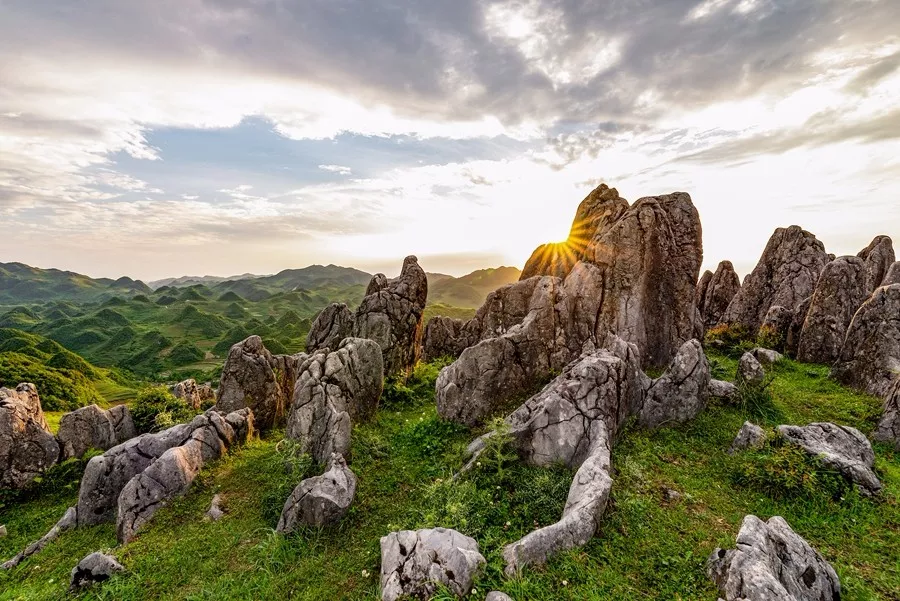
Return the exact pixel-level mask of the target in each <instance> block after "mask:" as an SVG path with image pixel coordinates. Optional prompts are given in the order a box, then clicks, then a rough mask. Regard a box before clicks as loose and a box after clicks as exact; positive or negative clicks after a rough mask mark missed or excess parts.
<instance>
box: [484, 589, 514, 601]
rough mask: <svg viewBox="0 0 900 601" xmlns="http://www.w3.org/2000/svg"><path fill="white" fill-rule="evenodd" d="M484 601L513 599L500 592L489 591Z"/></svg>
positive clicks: (508, 600) (509, 600)
mask: <svg viewBox="0 0 900 601" xmlns="http://www.w3.org/2000/svg"><path fill="white" fill-rule="evenodd" d="M484 601H513V598H512V597H510V596H509V595H507V594H506V593H501V592H500V591H491V592H489V593H488V594H487V597H485V598H484Z"/></svg>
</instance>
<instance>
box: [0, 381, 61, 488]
mask: <svg viewBox="0 0 900 601" xmlns="http://www.w3.org/2000/svg"><path fill="white" fill-rule="evenodd" d="M58 460H59V444H58V443H57V442H56V438H55V437H54V436H53V434H51V433H50V428H49V427H48V426H47V420H46V419H45V418H44V411H43V409H42V408H41V399H40V397H39V396H38V394H37V389H36V388H35V386H34V384H28V383H25V384H19V385H18V386H17V387H16V389H15V390H11V389H9V388H0V488H10V489H21V488H24V487H25V486H27V485H28V484H30V483H31V482H32V481H33V480H34V479H35V478H37V477H38V476H40V475H41V474H42V473H44V472H45V471H46V470H48V469H49V468H51V467H53V466H54V465H56V462H57V461H58Z"/></svg>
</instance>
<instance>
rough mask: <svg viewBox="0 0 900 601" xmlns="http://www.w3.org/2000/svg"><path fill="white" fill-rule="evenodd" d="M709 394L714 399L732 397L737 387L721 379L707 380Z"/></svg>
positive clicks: (736, 391)
mask: <svg viewBox="0 0 900 601" xmlns="http://www.w3.org/2000/svg"><path fill="white" fill-rule="evenodd" d="M708 391H709V396H710V397H712V398H714V399H726V400H727V399H733V398H734V397H735V395H737V393H738V387H737V386H735V385H734V384H732V383H731V382H725V381H723V380H710V381H709V389H708Z"/></svg>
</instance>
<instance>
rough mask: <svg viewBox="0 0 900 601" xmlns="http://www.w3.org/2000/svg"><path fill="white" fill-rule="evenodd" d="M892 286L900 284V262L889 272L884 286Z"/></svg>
mask: <svg viewBox="0 0 900 601" xmlns="http://www.w3.org/2000/svg"><path fill="white" fill-rule="evenodd" d="M892 284H900V261H897V262H895V263H894V264H893V265H891V266H890V268H889V269H888V271H887V274H886V275H885V276H884V280H883V281H882V282H881V285H882V286H890V285H892Z"/></svg>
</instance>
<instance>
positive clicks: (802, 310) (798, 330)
mask: <svg viewBox="0 0 900 601" xmlns="http://www.w3.org/2000/svg"><path fill="white" fill-rule="evenodd" d="M810 306H812V296H809V297H807V298H805V299H803V300H802V301H800V302H799V303H797V306H796V307H794V311H793V314H794V315H793V317H792V318H791V325H790V327H789V328H788V333H787V339H786V341H785V345H784V352H785V353H787V354H789V355H790V356H791V357H796V356H797V349H798V348H799V347H800V335H801V334H802V333H803V324H804V323H806V317H807V315H809V308H810Z"/></svg>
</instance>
